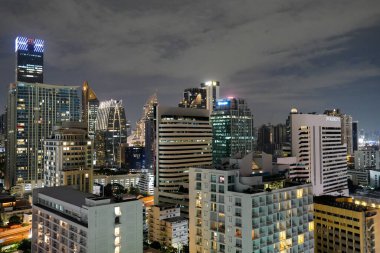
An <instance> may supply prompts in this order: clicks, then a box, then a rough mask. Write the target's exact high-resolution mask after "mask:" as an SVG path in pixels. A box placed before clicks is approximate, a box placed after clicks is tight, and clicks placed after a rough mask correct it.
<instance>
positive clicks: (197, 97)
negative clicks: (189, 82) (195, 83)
mask: <svg viewBox="0 0 380 253" xmlns="http://www.w3.org/2000/svg"><path fill="white" fill-rule="evenodd" d="M206 93H207V90H206V89H203V88H188V89H185V91H184V92H183V99H182V101H181V102H180V103H179V104H178V106H179V107H184V108H196V109H206V107H207V94H206Z"/></svg>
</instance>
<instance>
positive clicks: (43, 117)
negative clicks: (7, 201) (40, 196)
mask: <svg viewBox="0 0 380 253" xmlns="http://www.w3.org/2000/svg"><path fill="white" fill-rule="evenodd" d="M78 88H79V87H78V86H65V85H51V84H36V83H34V84H32V83H22V82H17V83H14V84H11V85H10V87H9V92H8V113H7V115H8V116H7V122H8V138H7V139H8V141H7V170H6V186H7V187H8V188H9V187H11V186H13V185H15V184H16V183H17V182H21V183H24V184H25V185H24V186H25V188H26V190H30V189H31V188H33V187H34V186H36V185H37V184H40V183H42V179H43V174H42V172H43V168H44V165H43V152H44V150H43V140H44V139H45V138H47V137H49V136H50V135H51V133H52V130H53V126H56V125H59V124H60V123H61V122H64V121H79V120H80V100H79V96H78Z"/></svg>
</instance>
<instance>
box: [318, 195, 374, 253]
mask: <svg viewBox="0 0 380 253" xmlns="http://www.w3.org/2000/svg"><path fill="white" fill-rule="evenodd" d="M379 216H380V214H379V209H376V208H373V207H370V206H362V205H357V204H355V203H354V202H353V200H352V198H351V197H349V198H344V197H333V196H320V197H315V198H314V223H315V224H314V226H315V230H314V231H315V235H314V237H315V252H321V253H324V252H326V253H328V252H379V251H380V232H379V230H378V228H379V226H380V222H379V221H380V217H379Z"/></svg>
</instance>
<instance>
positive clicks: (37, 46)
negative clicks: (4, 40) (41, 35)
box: [15, 37, 45, 53]
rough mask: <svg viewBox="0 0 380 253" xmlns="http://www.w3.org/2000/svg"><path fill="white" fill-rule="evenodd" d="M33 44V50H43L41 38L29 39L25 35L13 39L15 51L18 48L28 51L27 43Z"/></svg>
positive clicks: (39, 51)
mask: <svg viewBox="0 0 380 253" xmlns="http://www.w3.org/2000/svg"><path fill="white" fill-rule="evenodd" d="M30 44H33V46H34V52H37V53H43V52H44V44H45V42H44V40H41V39H31V38H26V37H17V38H16V40H15V52H17V51H18V50H24V51H28V45H30Z"/></svg>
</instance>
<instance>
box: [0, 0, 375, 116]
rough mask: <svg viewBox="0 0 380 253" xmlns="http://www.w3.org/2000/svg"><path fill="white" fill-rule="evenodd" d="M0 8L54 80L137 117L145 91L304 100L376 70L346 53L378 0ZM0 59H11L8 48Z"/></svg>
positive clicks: (8, 32)
mask: <svg viewBox="0 0 380 253" xmlns="http://www.w3.org/2000/svg"><path fill="white" fill-rule="evenodd" d="M2 7H3V8H1V10H0V16H1V17H2V20H3V22H1V24H0V29H1V35H2V37H3V38H7V39H9V40H13V39H14V37H15V36H16V35H18V34H23V35H27V36H36V37H41V38H44V39H45V40H46V54H45V62H46V69H49V71H50V72H49V73H46V76H47V77H49V81H50V82H51V83H61V82H68V83H69V84H72V83H81V82H82V80H84V79H90V80H93V86H94V88H95V90H96V91H97V94H100V96H103V97H107V98H108V97H111V96H115V95H119V96H124V97H125V99H124V100H126V101H132V103H131V104H129V106H130V108H132V109H133V111H136V113H135V114H136V115H140V112H139V110H140V108H141V104H136V105H135V104H134V103H142V102H143V101H145V99H146V97H148V96H149V95H150V93H151V92H152V91H154V90H156V89H158V90H159V93H163V95H162V96H163V97H164V98H165V100H166V101H168V102H169V103H172V104H173V105H175V104H176V103H175V101H178V100H179V99H180V96H181V94H182V91H181V90H182V89H183V88H185V87H191V86H197V85H198V83H200V82H202V81H204V80H205V79H206V78H214V79H218V80H220V81H222V90H223V91H224V92H222V93H229V94H230V93H234V94H236V95H239V96H243V97H247V98H248V99H251V101H252V102H251V104H253V105H255V103H264V102H263V101H271V100H272V99H276V101H277V100H278V99H279V100H278V101H283V102H282V103H284V105H285V104H286V103H289V101H288V100H290V99H293V100H294V101H296V100H297V99H299V100H300V101H303V103H309V104H310V105H311V104H313V103H314V102H315V103H317V102H318V101H320V100H321V99H320V97H318V96H319V95H317V92H316V91H317V90H319V89H323V88H328V87H341V86H344V85H348V84H350V83H352V82H353V81H359V80H360V79H363V78H369V77H376V76H377V73H378V70H379V69H378V66H377V65H376V64H373V63H371V62H369V61H368V60H367V59H365V57H363V59H359V60H358V61H357V60H355V62H352V60H351V59H350V52H351V51H352V48H351V47H352V40H353V39H355V38H356V37H355V32H357V31H360V30H363V29H367V28H371V27H375V26H378V25H379V24H380V20H379V16H380V2H379V1H360V2H359V1H355V0H350V1H293V0H287V1H250V0H246V1H113V2H112V3H110V2H107V1H106V2H104V1H89V0H81V1H79V0H78V1H75V0H66V1H58V0H53V1H46V0H36V1H10V0H5V1H3V2H2ZM374 36H375V35H374ZM2 43H4V42H2ZM7 43H8V42H7ZM362 43H365V42H362ZM11 44H12V42H9V45H11ZM7 45H8V44H7ZM0 49H1V50H9V49H10V46H5V45H4V44H3V45H1V43H0ZM1 53H2V54H4V52H1ZM342 55H345V56H346V59H344V60H342V59H341V58H340V59H337V58H334V57H338V56H339V57H341V56H342ZM4 59H5V60H2V61H0V63H1V64H13V61H14V60H13V56H12V55H11V52H10V53H9V55H6V56H5V58H4ZM7 62H9V63H7ZM3 69H4V68H3ZM0 71H1V70H0ZM0 74H2V76H8V77H12V78H13V76H12V75H9V74H7V73H3V72H0ZM9 81H11V80H4V81H3V82H5V83H7V82H9ZM108 85H112V87H113V90H112V91H111V89H109V88H108V87H109V86H108ZM136 85H137V86H136ZM104 87H106V88H104ZM135 87H139V89H136V88H135ZM4 91H5V89H4ZM272 91H277V92H272ZM122 94H124V95H122ZM175 94H177V95H176V97H174V96H175ZM131 95H133V96H134V97H133V98H130V97H129V96H131ZM169 96H170V97H169ZM305 98H308V99H307V101H306V100H305ZM1 99H2V98H0V100H1ZM278 101H277V102H278ZM313 101H314V102H313ZM316 101H317V102H316ZM264 104H265V103H264ZM272 108H273V109H275V108H274V107H272ZM257 113H258V114H260V112H257ZM135 117H137V116H135ZM264 117H265V116H264Z"/></svg>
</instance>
